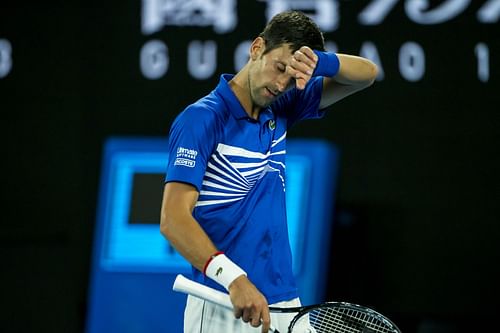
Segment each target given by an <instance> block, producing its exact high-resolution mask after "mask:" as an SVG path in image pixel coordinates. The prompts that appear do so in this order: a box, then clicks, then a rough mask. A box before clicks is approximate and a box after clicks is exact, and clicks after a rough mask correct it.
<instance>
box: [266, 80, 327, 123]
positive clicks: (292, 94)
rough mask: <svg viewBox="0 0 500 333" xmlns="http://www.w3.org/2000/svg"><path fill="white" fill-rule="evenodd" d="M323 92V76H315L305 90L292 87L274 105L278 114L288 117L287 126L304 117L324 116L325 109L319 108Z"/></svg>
mask: <svg viewBox="0 0 500 333" xmlns="http://www.w3.org/2000/svg"><path fill="white" fill-rule="evenodd" d="M322 93H323V77H321V76H318V77H313V78H312V79H311V80H310V81H309V82H308V83H307V85H306V88H305V89H304V90H299V89H291V90H290V91H288V92H287V93H285V94H284V95H283V96H281V97H280V98H279V99H278V100H277V101H276V103H275V105H273V109H275V111H276V112H277V113H278V114H284V115H286V117H287V127H288V128H290V127H291V126H292V125H293V124H295V123H297V122H299V121H301V120H304V119H317V118H322V117H323V116H324V114H325V112H324V111H322V110H320V109H319V104H320V102H321V95H322Z"/></svg>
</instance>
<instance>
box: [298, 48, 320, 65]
mask: <svg viewBox="0 0 500 333" xmlns="http://www.w3.org/2000/svg"><path fill="white" fill-rule="evenodd" d="M299 50H300V52H302V53H303V54H304V55H306V56H307V57H308V58H309V59H311V60H312V61H313V63H316V62H317V61H318V56H317V55H316V53H314V51H313V50H312V49H311V48H310V47H307V46H302V47H301V48H300V49H299Z"/></svg>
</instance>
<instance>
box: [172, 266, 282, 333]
mask: <svg viewBox="0 0 500 333" xmlns="http://www.w3.org/2000/svg"><path fill="white" fill-rule="evenodd" d="M172 289H173V290H174V291H178V292H181V293H184V294H188V295H192V296H196V297H198V298H201V299H203V300H205V301H208V302H212V303H215V304H217V305H220V306H223V307H225V308H226V309H229V310H233V303H231V298H230V297H229V295H228V294H226V293H223V292H222V291H219V290H215V289H213V288H210V287H207V286H205V285H203V284H201V283H198V282H195V281H193V280H190V279H188V278H186V277H184V275H182V274H178V275H177V277H176V278H175V281H174V285H173V286H172ZM269 332H274V333H279V331H278V330H276V329H275V328H274V327H273V326H271V327H270V328H269Z"/></svg>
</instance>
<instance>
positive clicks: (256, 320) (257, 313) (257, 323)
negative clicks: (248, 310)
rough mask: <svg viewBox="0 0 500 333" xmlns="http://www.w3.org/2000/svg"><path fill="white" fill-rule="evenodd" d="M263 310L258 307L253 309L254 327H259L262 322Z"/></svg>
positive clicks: (252, 321) (251, 322)
mask: <svg viewBox="0 0 500 333" xmlns="http://www.w3.org/2000/svg"><path fill="white" fill-rule="evenodd" d="M261 322H262V321H261V311H260V310H258V309H257V308H255V309H253V310H252V315H251V321H250V325H252V326H253V327H259V326H260V324H261Z"/></svg>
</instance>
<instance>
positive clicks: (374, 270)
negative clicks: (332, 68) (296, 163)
mask: <svg viewBox="0 0 500 333" xmlns="http://www.w3.org/2000/svg"><path fill="white" fill-rule="evenodd" d="M183 3H184V4H185V5H182V4H183ZM193 3H194V7H193V8H194V9H193V8H191V9H190V8H189V7H190V6H192V5H193ZM196 3H198V4H200V3H205V4H206V3H211V4H212V5H213V4H215V5H216V6H217V8H219V10H218V11H217V12H216V13H212V17H211V19H209V20H208V21H207V20H205V21H203V12H202V11H199V10H197V9H196ZM231 3H233V5H234V6H231ZM168 5H172V6H173V8H174V9H173V10H172V9H169V7H168ZM285 5H288V6H299V7H300V6H302V9H303V10H304V11H306V12H308V13H309V14H311V15H313V16H314V17H315V18H317V19H318V20H321V22H322V23H321V24H320V25H321V26H322V28H323V30H324V31H325V39H326V40H327V41H328V42H329V45H330V47H331V48H332V49H335V48H337V49H338V51H339V52H342V53H350V54H361V55H364V56H367V57H370V58H371V59H373V60H374V61H376V62H377V63H378V64H379V66H380V69H381V72H382V76H381V77H380V78H379V80H378V81H377V82H376V83H375V84H374V86H373V87H371V88H370V89H368V90H366V91H363V92H361V93H359V94H357V95H355V96H352V97H349V98H347V99H346V100H344V101H341V102H339V103H338V104H335V105H334V106H333V107H331V112H330V113H329V114H328V116H327V117H326V118H325V119H323V120H322V121H308V122H305V123H302V124H300V125H298V126H296V127H295V128H293V130H292V131H290V132H289V137H292V138H293V137H316V138H323V139H327V140H329V141H331V142H333V143H335V144H337V145H338V147H339V148H340V151H341V166H340V183H339V188H337V189H335V191H336V194H337V201H336V202H332V209H335V219H334V230H333V235H332V237H333V242H332V248H331V250H329V251H330V252H331V265H330V267H329V272H330V273H329V277H328V278H329V281H330V284H329V289H328V295H327V296H328V297H327V298H328V299H335V300H348V301H351V302H355V303H360V304H364V305H368V306H372V307H375V308H376V309H378V310H380V311H381V312H382V313H384V314H387V315H388V316H389V317H390V318H392V319H393V320H394V321H395V322H397V323H398V324H399V326H400V327H401V328H402V329H403V331H404V332H418V333H424V332H480V331H486V330H487V329H491V328H492V326H491V325H492V323H493V317H494V316H496V312H497V311H495V309H497V308H498V306H497V303H498V297H499V288H498V286H497V284H498V281H500V277H499V269H498V263H499V262H500V258H499V257H500V250H499V242H498V239H499V237H500V230H499V228H500V227H499V225H500V177H499V171H500V130H499V128H500V115H499V113H500V79H499V76H500V61H499V59H500V38H499V37H500V34H499V32H500V29H499V28H500V25H499V17H500V1H497V0H493V1H467V0H465V1H463V0H461V1H457V0H448V1H416V0H413V1H412V0H406V1H403V0H401V1H397V0H396V1H335V0H331V1H327V0H323V1H313V0H311V1H302V2H300V1H293V0H289V1H281V2H279V1H272V0H268V1H229V0H225V1H201V2H200V1H192V2H188V1H186V2H180V1H168V0H164V1H161V0H143V1H142V2H141V1H140V0H136V1H105V2H104V1H102V2H100V1H62V0H59V1H56V0H50V1H37V2H32V3H30V2H26V1H23V2H19V1H18V2H17V3H16V4H13V3H9V2H2V4H1V5H0V110H1V111H2V113H1V115H2V118H3V120H2V121H1V124H2V126H1V130H0V133H1V136H2V139H1V140H2V141H1V142H2V143H3V147H4V148H3V151H4V157H3V159H2V186H1V189H2V198H3V199H2V203H3V204H2V207H3V209H2V211H3V212H4V213H3V214H2V219H1V220H2V224H1V228H0V249H1V259H2V263H1V264H0V266H1V267H2V268H1V274H0V292H1V297H0V307H1V309H0V310H1V311H0V318H1V319H0V322H1V324H0V325H1V328H0V330H1V331H2V332H51V333H58V332H61V333H62V332H83V329H84V323H85V315H86V306H87V286H88V282H89V269H90V264H91V259H90V257H91V249H92V241H93V231H94V229H93V228H94V224H95V215H96V204H97V193H98V185H99V173H100V163H101V152H102V147H103V143H104V141H105V139H106V138H108V137H109V136H122V135H127V136H130V135H133V136H136V135H137V136H155V137H158V136H166V135H167V133H168V129H169V127H170V124H171V122H172V120H173V119H174V117H175V116H176V114H178V113H179V112H180V111H181V110H182V109H183V108H184V107H185V106H186V105H187V104H188V103H190V102H193V101H194V100H196V99H197V98H199V97H201V96H203V95H204V94H206V93H207V92H209V91H210V90H211V89H212V88H213V87H214V86H215V84H216V83H217V81H218V77H219V74H220V73H221V72H235V70H236V69H235V66H236V65H235V54H237V53H238V52H237V49H238V46H239V45H240V43H242V42H244V41H245V40H251V39H253V38H254V37H255V36H256V35H257V34H258V33H259V32H260V30H261V29H262V27H263V26H264V24H265V23H266V21H267V17H268V15H270V14H269V13H271V12H272V11H273V10H276V8H281V7H280V6H285ZM419 5H420V7H419ZM155 6H156V7H155ZM322 6H323V7H322ZM419 8H420V10H419ZM148 10H149V11H148ZM190 10H191V11H190ZM186 12H187V13H190V14H191V18H193V17H198V18H199V19H198V21H196V20H194V21H193V20H191V21H182V17H183V16H182V15H183V14H185V13H186ZM148 13H149V14H148ZM141 15H143V16H142V18H141ZM175 15H177V16H175ZM224 15H226V16H224ZM188 16H189V15H188ZM228 18H233V19H235V21H234V22H232V23H231V21H230V20H228ZM188 19H189V17H188ZM205 19H206V17H205ZM196 22H198V24H203V25H205V26H199V25H197V23H196ZM207 22H208V23H207ZM197 43H198V44H197ZM199 46H202V47H204V50H205V51H204V52H205V53H199V52H198V51H199ZM214 50H215V53H214V54H213V55H214V56H215V58H211V57H210V55H211V54H210V52H211V51H214ZM189 54H191V55H192V56H193V58H192V61H193V62H192V63H190V61H189V60H188V59H189ZM243 54H244V53H243ZM141 59H142V60H141ZM239 59H244V58H241V57H240V58H239ZM141 61H142V62H141ZM240 61H241V60H240ZM211 64H212V65H213V66H211ZM192 68H194V69H196V70H193V69H192ZM203 70H205V71H203ZM493 331H494V330H493Z"/></svg>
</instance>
